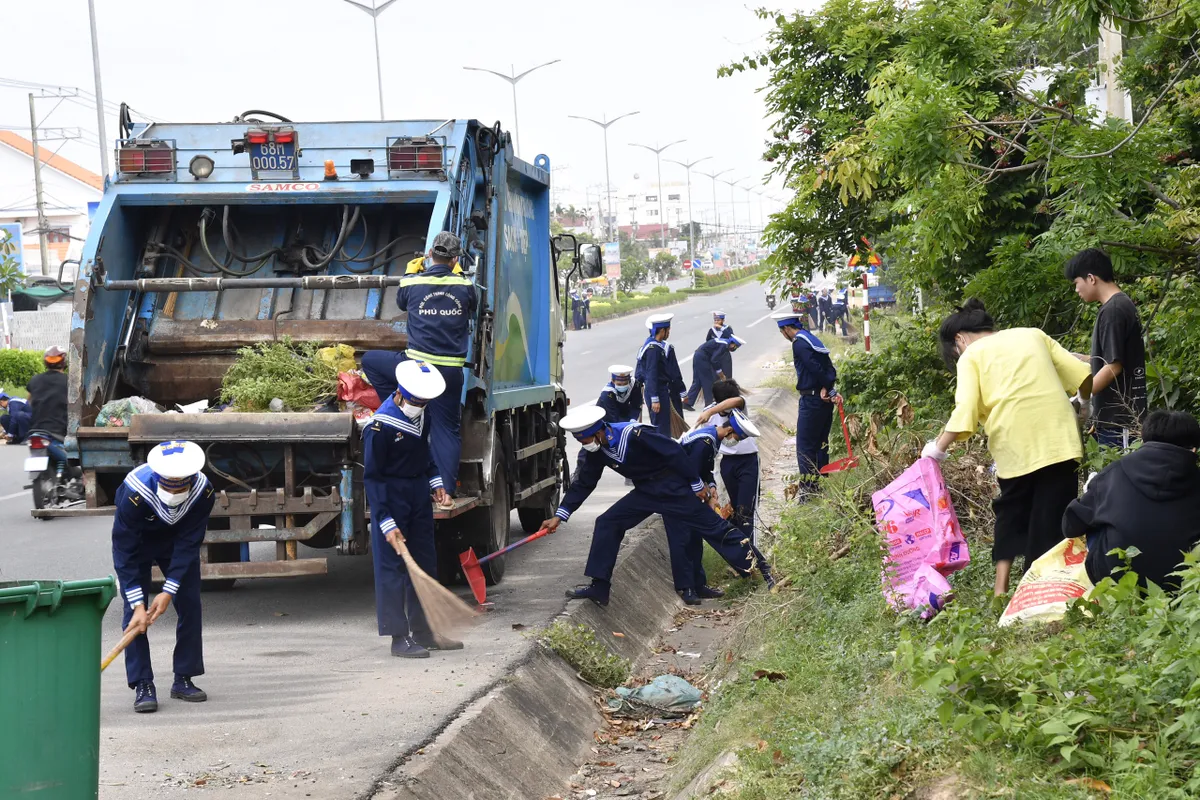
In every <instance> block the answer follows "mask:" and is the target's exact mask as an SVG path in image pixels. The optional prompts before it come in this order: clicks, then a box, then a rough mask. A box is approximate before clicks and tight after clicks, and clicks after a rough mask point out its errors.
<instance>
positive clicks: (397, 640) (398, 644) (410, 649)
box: [392, 636, 429, 658]
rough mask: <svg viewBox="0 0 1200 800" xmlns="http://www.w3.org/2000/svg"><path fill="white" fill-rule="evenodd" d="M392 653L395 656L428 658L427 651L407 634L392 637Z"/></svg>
mask: <svg viewBox="0 0 1200 800" xmlns="http://www.w3.org/2000/svg"><path fill="white" fill-rule="evenodd" d="M392 655H394V656H395V657H396V658H429V651H428V650H426V649H425V648H424V647H421V645H419V644H417V643H416V642H414V641H413V640H412V637H409V636H393V637H392Z"/></svg>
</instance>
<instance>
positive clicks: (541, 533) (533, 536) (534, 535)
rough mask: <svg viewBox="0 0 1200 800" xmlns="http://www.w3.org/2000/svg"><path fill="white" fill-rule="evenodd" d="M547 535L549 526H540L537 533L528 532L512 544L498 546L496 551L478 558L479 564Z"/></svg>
mask: <svg viewBox="0 0 1200 800" xmlns="http://www.w3.org/2000/svg"><path fill="white" fill-rule="evenodd" d="M549 535H550V529H549V528H542V529H541V530H540V531H538V532H537V533H531V534H529V535H528V536H526V537H525V538H524V539H521V540H519V541H516V542H513V543H512V544H510V545H508V546H507V547H501V548H500V549H499V550H497V551H496V552H494V553H490V554H488V555H486V556H484V557H483V558H481V559H479V563H480V564H486V563H487V562H489V561H491V560H492V559H493V558H495V557H496V556H502V555H504V554H505V553H507V552H508V551H509V550H516V549H517V548H518V547H520V546H521V545H525V544H529V543H530V542H532V541H533V540H534V539H540V538H542V537H543V536H549Z"/></svg>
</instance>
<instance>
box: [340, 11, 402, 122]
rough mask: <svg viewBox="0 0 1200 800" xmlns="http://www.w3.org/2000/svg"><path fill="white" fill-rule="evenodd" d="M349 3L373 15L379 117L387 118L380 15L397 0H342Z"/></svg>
mask: <svg viewBox="0 0 1200 800" xmlns="http://www.w3.org/2000/svg"><path fill="white" fill-rule="evenodd" d="M342 2H345V3H349V4H350V5H352V6H354V7H355V8H357V9H359V10H360V11H365V12H366V13H368V14H370V15H371V25H372V27H374V29H375V83H376V85H377V86H378V87H379V118H380V119H381V120H382V119H385V117H384V115H383V67H382V66H381V63H380V61H379V15H380V14H382V13H383V12H384V11H387V7H388V6H390V5H391V4H392V3H394V2H396V0H383V5H379V6H377V5H375V3H376V0H371V5H369V6H368V5H366V4H365V3H360V2H358V0H342Z"/></svg>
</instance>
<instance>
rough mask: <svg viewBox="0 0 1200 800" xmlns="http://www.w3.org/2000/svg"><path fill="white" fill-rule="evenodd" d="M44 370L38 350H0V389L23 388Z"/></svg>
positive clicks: (40, 352) (40, 353)
mask: <svg viewBox="0 0 1200 800" xmlns="http://www.w3.org/2000/svg"><path fill="white" fill-rule="evenodd" d="M45 369H46V367H45V365H44V364H43V363H42V351H40V350H0V388H5V387H6V388H9V389H11V388H14V387H24V386H25V385H26V384H27V383H29V379H30V378H32V377H33V376H34V375H37V374H38V373H39V372H44V371H45Z"/></svg>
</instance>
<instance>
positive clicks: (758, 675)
mask: <svg viewBox="0 0 1200 800" xmlns="http://www.w3.org/2000/svg"><path fill="white" fill-rule="evenodd" d="M763 678H766V679H767V680H768V681H770V682H771V683H777V682H779V681H785V680H787V675H785V674H784V673H782V672H774V671H771V670H765V669H756V670H754V680H756V681H761V680H762V679H763Z"/></svg>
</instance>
